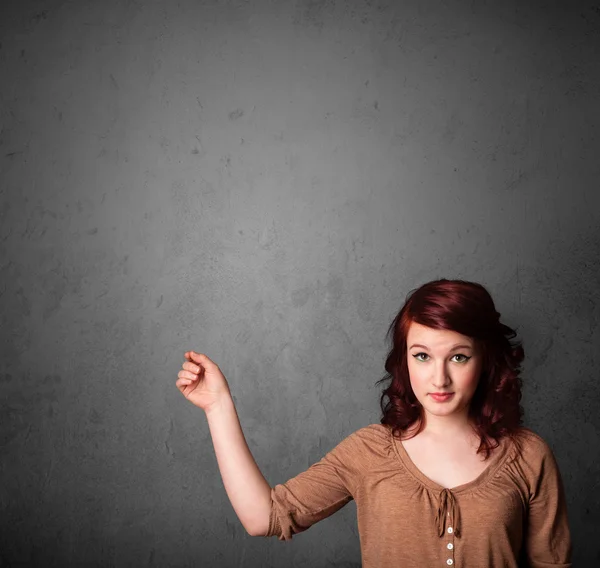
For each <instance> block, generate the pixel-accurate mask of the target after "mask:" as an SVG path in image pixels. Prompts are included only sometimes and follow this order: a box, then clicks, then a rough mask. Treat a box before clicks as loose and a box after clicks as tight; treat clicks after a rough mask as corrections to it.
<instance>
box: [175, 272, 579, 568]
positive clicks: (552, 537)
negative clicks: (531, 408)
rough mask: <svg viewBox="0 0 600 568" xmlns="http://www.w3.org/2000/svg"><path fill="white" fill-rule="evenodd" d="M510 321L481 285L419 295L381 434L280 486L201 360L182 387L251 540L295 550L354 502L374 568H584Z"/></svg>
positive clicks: (211, 366)
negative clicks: (525, 412) (526, 392)
mask: <svg viewBox="0 0 600 568" xmlns="http://www.w3.org/2000/svg"><path fill="white" fill-rule="evenodd" d="M499 316H500V314H499V313H498V312H497V311H496V309H495V307H494V303H493V301H492V298H491V297H490V295H489V293H488V292H487V290H486V289H485V288H484V287H483V286H481V285H480V284H476V283H473V282H466V281H462V280H445V279H442V280H436V281H432V282H429V283H427V284H425V285H423V286H421V287H420V288H419V289H417V290H415V291H413V292H412V293H411V294H409V296H408V298H407V301H406V303H405V305H404V306H403V307H402V309H401V310H400V313H399V314H398V315H397V316H396V318H395V319H394V321H393V322H392V325H391V326H390V329H389V334H390V335H391V337H392V348H391V351H390V352H389V355H388V357H387V360H386V365H385V368H386V371H387V375H386V377H385V378H384V379H382V380H390V381H391V382H390V385H389V386H388V388H387V389H385V390H384V392H383V394H382V397H381V405H382V410H383V418H382V419H381V423H380V424H371V425H369V426H366V427H364V428H361V429H359V430H357V431H356V432H354V433H353V434H351V435H350V436H348V437H347V438H346V439H344V440H343V441H342V442H340V443H339V444H338V445H337V446H336V447H335V448H333V449H332V450H331V451H330V452H329V453H328V454H327V455H326V456H325V457H323V459H321V460H320V461H319V462H318V463H316V464H314V465H312V466H311V467H310V468H308V469H307V470H306V471H304V472H302V473H300V474H299V475H297V476H296V477H294V478H292V479H290V480H288V481H287V482H286V483H283V484H279V485H276V486H275V487H273V488H272V487H270V485H269V484H268V483H267V481H266V480H265V478H264V477H263V475H262V474H261V472H260V470H259V468H258V467H257V465H256V462H255V461H254V458H253V457H252V454H251V453H250V450H249V449H248V446H247V444H246V442H245V439H244V435H243V433H242V429H241V427H240V423H239V420H238V417H237V414H236V411H235V407H234V404H233V402H232V397H231V394H230V391H229V388H228V385H227V381H226V379H225V377H224V376H223V375H222V373H221V372H220V370H219V368H218V367H217V365H215V363H213V362H212V361H211V360H210V359H209V358H208V357H206V355H202V354H198V353H195V352H194V351H188V352H187V353H186V354H185V357H186V362H184V364H183V369H182V370H181V371H180V372H179V378H178V380H177V387H178V388H179V390H180V391H181V392H182V393H183V394H184V396H185V397H186V398H187V399H188V400H190V401H191V402H193V403H194V404H196V405H197V406H199V407H200V408H202V409H203V410H204V411H205V412H206V416H207V418H208V424H209V428H210V432H211V435H212V439H213V443H214V448H215V452H216V456H217V460H218V464H219V468H220V471H221V475H222V477H223V483H224V485H225V489H226V491H227V495H228V496H229V499H230V500H231V503H232V505H233V508H234V510H235V512H236V514H237V515H238V517H239V518H240V521H241V522H242V524H243V525H244V527H245V528H246V530H247V531H248V533H249V534H251V535H255V536H277V537H278V538H279V539H280V540H289V539H291V538H292V536H293V535H294V534H297V533H299V532H301V531H304V530H306V529H307V528H309V527H310V526H311V525H313V524H315V523H316V522H318V521H320V520H321V519H324V518H326V517H328V516H330V515H332V514H333V513H334V512H336V511H337V510H339V509H340V508H341V507H343V506H344V505H345V504H346V503H348V502H349V501H350V500H352V499H354V500H355V501H356V506H357V517H358V530H359V535H360V543H361V555H362V562H363V566H364V567H365V568H387V567H390V568H391V567H392V566H393V567H404V566H411V567H412V566H414V567H430V566H440V567H441V566H442V565H444V566H455V567H460V568H469V567H477V568H480V567H498V568H500V567H502V568H505V567H517V566H524V565H527V566H531V567H533V568H538V567H539V568H542V567H544V568H547V567H549V566H556V567H562V568H565V567H568V566H571V564H570V562H571V537H570V531H569V525H568V519H567V511H566V504H565V495H564V489H563V485H562V481H561V476H560V473H559V470H558V467H557V464H556V461H555V459H554V456H553V454H552V451H551V450H550V448H549V447H548V445H547V444H546V443H545V442H544V440H542V438H540V437H539V436H538V435H536V434H535V433H533V432H532V431H531V430H529V429H526V428H524V427H522V426H521V419H522V409H521V407H520V405H519V401H520V398H521V382H520V378H519V370H520V363H521V362H522V360H523V356H524V354H523V349H522V348H521V346H520V345H519V343H517V342H511V340H512V339H513V338H514V337H515V336H516V334H515V332H514V331H513V330H512V329H511V328H509V327H507V326H506V325H504V324H502V323H500V320H499ZM386 399H387V402H385V401H386Z"/></svg>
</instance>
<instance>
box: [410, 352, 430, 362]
mask: <svg viewBox="0 0 600 568" xmlns="http://www.w3.org/2000/svg"><path fill="white" fill-rule="evenodd" d="M421 355H423V357H429V355H427V353H415V354H414V355H413V357H414V358H415V359H416V360H417V361H421V362H425V360H424V359H421V358H420V357H421Z"/></svg>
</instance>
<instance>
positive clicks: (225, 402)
mask: <svg viewBox="0 0 600 568" xmlns="http://www.w3.org/2000/svg"><path fill="white" fill-rule="evenodd" d="M234 409H235V404H234V402H233V398H232V396H231V393H229V392H227V393H226V394H223V395H222V396H220V397H219V398H218V399H217V400H216V401H215V402H213V403H212V404H211V405H210V406H209V407H208V408H205V409H204V413H205V414H206V417H207V418H210V417H211V416H218V415H220V414H223V413H226V412H230V411H231V410H234Z"/></svg>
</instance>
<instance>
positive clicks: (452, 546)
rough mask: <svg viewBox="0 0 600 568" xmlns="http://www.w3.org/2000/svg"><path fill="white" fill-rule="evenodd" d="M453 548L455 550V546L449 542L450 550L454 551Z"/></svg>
mask: <svg viewBox="0 0 600 568" xmlns="http://www.w3.org/2000/svg"><path fill="white" fill-rule="evenodd" d="M453 548H454V545H453V544H452V543H451V542H449V543H448V550H452V549H453Z"/></svg>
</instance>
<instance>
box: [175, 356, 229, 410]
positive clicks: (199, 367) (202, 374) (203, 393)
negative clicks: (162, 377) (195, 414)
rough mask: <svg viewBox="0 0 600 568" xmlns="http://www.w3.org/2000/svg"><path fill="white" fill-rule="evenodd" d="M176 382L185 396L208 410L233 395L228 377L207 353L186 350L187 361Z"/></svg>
mask: <svg viewBox="0 0 600 568" xmlns="http://www.w3.org/2000/svg"><path fill="white" fill-rule="evenodd" d="M177 377H178V379H177V382H176V383H175V384H176V385H177V388H178V389H179V390H180V391H181V393H182V394H183V396H185V398H187V399H188V400H189V401H190V402H192V403H194V404H195V405H196V406H198V407H200V408H202V410H204V411H205V412H208V411H210V410H212V409H214V408H216V407H217V406H218V405H219V404H220V403H221V402H222V401H223V400H226V398H227V397H231V392H230V390H229V385H228V384H227V379H226V378H225V377H224V376H223V373H221V369H219V367H218V365H217V364H216V363H214V362H213V361H211V360H210V359H209V358H208V357H207V356H206V355H203V354H202V353H196V352H195V351H186V353H185V362H184V363H183V365H182V367H181V371H179V373H178V375H177Z"/></svg>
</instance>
